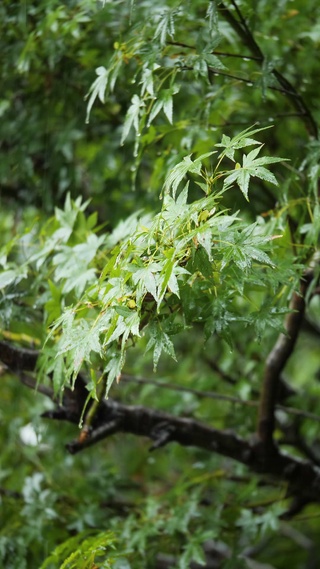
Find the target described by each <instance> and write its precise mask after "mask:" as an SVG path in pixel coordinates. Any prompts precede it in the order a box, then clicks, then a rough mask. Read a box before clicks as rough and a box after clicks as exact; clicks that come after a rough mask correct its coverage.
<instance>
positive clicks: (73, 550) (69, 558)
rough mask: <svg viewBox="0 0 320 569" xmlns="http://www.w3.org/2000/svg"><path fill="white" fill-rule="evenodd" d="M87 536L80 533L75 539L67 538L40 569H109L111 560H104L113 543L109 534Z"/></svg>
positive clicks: (112, 538) (85, 533)
mask: <svg viewBox="0 0 320 569" xmlns="http://www.w3.org/2000/svg"><path fill="white" fill-rule="evenodd" d="M90 533H92V532H89V535H88V532H82V533H81V532H80V533H78V535H76V536H75V537H71V538H69V539H68V540H67V541H65V542H64V543H62V544H60V545H59V546H58V547H57V548H56V549H55V550H54V552H53V553H52V555H50V556H49V557H47V559H46V560H45V562H44V563H43V564H42V565H41V568H40V569H48V568H50V567H57V564H58V563H59V569H91V568H92V566H95V567H97V568H98V567H101V568H102V567H103V568H105V569H109V568H110V567H112V565H113V563H112V559H111V558H110V557H109V555H108V558H106V550H107V549H110V547H112V546H113V543H114V537H113V535H112V534H111V533H108V532H103V533H99V534H97V535H90ZM61 561H62V563H61Z"/></svg>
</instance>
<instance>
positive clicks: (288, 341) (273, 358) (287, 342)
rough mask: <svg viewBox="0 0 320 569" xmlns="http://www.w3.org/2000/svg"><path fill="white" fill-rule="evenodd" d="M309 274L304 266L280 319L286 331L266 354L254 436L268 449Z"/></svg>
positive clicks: (298, 326)
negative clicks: (288, 309) (279, 392)
mask: <svg viewBox="0 0 320 569" xmlns="http://www.w3.org/2000/svg"><path fill="white" fill-rule="evenodd" d="M312 278H313V271H312V270H307V271H306V272H305V274H304V276H303V277H302V279H301V282H300V291H299V293H296V292H295V293H294V295H293V297H292V300H291V303H290V310H291V312H290V313H289V314H288V315H287V317H286V319H285V323H284V327H285V330H286V334H284V333H281V334H280V335H279V337H278V339H277V341H276V343H275V345H274V347H273V348H272V350H271V352H270V354H269V356H268V357H267V361H266V367H265V373H264V378H263V383H262V391H261V398H260V405H259V415H258V427H257V434H258V438H259V440H260V441H261V443H263V445H265V450H266V452H268V450H269V449H270V447H272V446H273V445H274V441H273V431H274V427H275V416H274V413H275V409H276V404H277V399H278V389H279V383H280V376H281V372H282V371H283V369H284V367H285V365H286V363H287V361H288V359H289V357H290V355H291V354H292V352H293V349H294V346H295V343H296V341H297V338H298V334H299V331H300V328H301V325H302V322H303V318H304V312H305V296H306V293H307V290H308V287H309V285H310V283H311V281H312Z"/></svg>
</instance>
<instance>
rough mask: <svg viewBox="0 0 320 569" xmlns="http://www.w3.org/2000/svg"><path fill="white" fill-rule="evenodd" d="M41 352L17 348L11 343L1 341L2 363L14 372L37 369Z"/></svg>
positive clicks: (0, 353) (0, 356)
mask: <svg viewBox="0 0 320 569" xmlns="http://www.w3.org/2000/svg"><path fill="white" fill-rule="evenodd" d="M38 355H39V352H38V351H37V350H28V349H27V348H20V347H16V346H14V345H13V344H10V343H9V342H3V341H0V361H1V362H2V363H4V364H5V365H6V366H8V367H9V368H10V369H11V370H12V371H19V370H24V371H33V370H34V369H35V367H36V363H37V359H38Z"/></svg>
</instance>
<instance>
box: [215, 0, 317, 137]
mask: <svg viewBox="0 0 320 569" xmlns="http://www.w3.org/2000/svg"><path fill="white" fill-rule="evenodd" d="M231 1H232V4H233V6H234V8H235V11H236V13H237V16H238V18H239V19H237V18H235V17H234V15H233V14H232V13H231V12H230V10H228V8H227V7H226V5H225V4H224V3H223V2H220V3H219V5H218V9H219V10H220V12H221V13H222V15H223V17H224V18H225V19H226V20H227V22H228V23H229V24H230V26H231V27H232V28H233V29H234V30H235V32H236V33H237V34H238V36H239V37H240V38H241V39H242V41H243V42H244V44H245V45H246V46H247V47H248V49H249V50H250V52H251V53H252V54H253V56H254V57H255V60H256V61H258V62H259V64H260V66H262V64H263V62H264V61H265V56H264V54H263V52H262V51H261V49H260V47H259V45H258V44H257V42H256V40H255V39H254V37H253V34H252V33H251V31H250V29H249V27H248V26H247V23H246V20H245V18H244V17H243V15H242V13H241V10H240V9H239V6H238V5H237V3H236V2H235V0H231ZM271 73H272V75H273V76H274V77H275V79H276V80H277V81H278V83H279V85H280V86H281V87H282V89H281V91H282V92H283V93H284V94H285V95H286V96H287V97H288V99H290V101H291V103H292V104H293V106H294V107H295V108H296V110H297V111H298V112H299V113H301V115H302V117H303V120H304V123H305V125H306V129H307V131H308V133H309V134H310V135H311V136H314V137H315V138H318V126H317V123H316V121H315V119H314V117H313V115H312V113H311V111H310V109H309V107H308V106H307V104H306V102H305V101H304V99H303V97H302V96H301V94H300V93H299V92H298V91H297V90H296V89H295V87H294V86H293V85H292V84H291V83H290V81H288V79H286V77H284V75H282V73H280V72H279V71H278V70H277V69H275V68H273V69H272V70H271Z"/></svg>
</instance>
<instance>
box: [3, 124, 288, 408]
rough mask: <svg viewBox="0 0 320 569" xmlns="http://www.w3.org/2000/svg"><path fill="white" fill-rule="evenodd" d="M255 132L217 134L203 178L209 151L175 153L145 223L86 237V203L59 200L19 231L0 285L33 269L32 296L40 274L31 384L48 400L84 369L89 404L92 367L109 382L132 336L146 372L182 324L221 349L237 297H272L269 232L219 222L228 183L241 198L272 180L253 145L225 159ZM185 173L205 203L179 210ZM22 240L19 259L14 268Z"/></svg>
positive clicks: (138, 219) (224, 216)
mask: <svg viewBox="0 0 320 569" xmlns="http://www.w3.org/2000/svg"><path fill="white" fill-rule="evenodd" d="M257 131H259V129H252V130H250V129H247V131H244V132H243V133H242V134H241V135H237V136H236V137H235V138H234V139H230V138H229V137H226V136H224V137H223V138H222V141H221V143H219V144H217V147H218V148H223V150H222V152H221V153H220V155H219V156H218V160H217V166H216V167H215V169H214V170H213V172H211V171H208V170H207V169H206V168H205V167H204V162H205V161H206V160H207V159H208V158H209V157H210V156H211V155H212V154H214V151H213V152H210V153H207V154H206V155H203V156H200V157H198V158H196V159H195V160H192V158H191V156H190V155H189V156H187V157H185V158H184V159H183V161H182V162H180V163H179V164H177V165H176V166H175V167H174V168H173V169H172V170H171V172H169V174H168V176H167V178H166V181H165V184H164V188H163V194H164V195H163V205H162V209H161V211H160V213H158V214H156V215H154V216H150V215H143V214H140V215H139V214H135V215H133V216H131V218H130V219H129V220H128V219H127V220H126V222H125V223H124V222H123V223H121V224H120V225H119V226H117V227H116V228H115V230H114V231H113V232H112V233H111V234H107V235H104V234H100V235H99V236H98V235H97V230H98V228H97V227H96V226H95V222H96V216H95V215H94V214H93V215H91V216H89V217H88V218H87V219H86V218H85V216H84V214H83V211H84V209H85V208H86V206H87V204H81V200H80V199H78V200H76V202H71V200H70V198H68V199H67V202H66V205H65V209H64V210H60V209H57V210H56V214H55V217H54V218H52V219H51V220H49V222H48V223H47V224H46V226H45V227H44V228H42V229H41V231H40V238H41V239H40V240H39V239H37V238H36V236H35V235H34V230H31V232H30V233H26V234H25V235H24V237H23V239H22V243H19V242H18V243H16V241H15V240H14V242H12V243H11V244H8V245H7V248H6V249H7V252H6V255H4V256H3V258H2V266H3V268H4V269H5V270H4V271H3V273H2V275H1V286H2V288H3V289H4V290H8V291H10V287H13V288H15V287H16V286H17V285H19V283H22V282H23V281H24V280H25V279H28V278H30V277H31V275H32V273H33V274H37V275H38V279H39V275H41V284H39V282H38V285H37V286H36V290H35V294H39V292H40V291H39V286H40V287H41V286H43V284H42V283H43V280H44V279H46V278H47V279H48V287H47V290H46V291H43V292H42V294H41V297H40V299H39V303H40V304H41V303H42V305H43V307H44V309H45V312H46V324H47V326H50V331H49V334H48V337H47V338H46V340H45V348H44V350H43V351H42V355H41V358H40V378H41V377H43V376H44V375H47V374H50V373H53V381H54V386H55V390H56V392H57V393H58V392H59V391H60V390H61V389H62V388H63V387H65V385H69V383H70V382H71V385H74V382H75V380H76V378H77V376H78V374H79V372H80V371H81V369H82V368H83V365H84V364H87V367H89V369H91V376H92V382H91V383H90V386H91V388H90V395H91V396H92V397H95V398H96V397H97V395H96V388H97V381H98V380H100V376H99V375H97V371H98V370H100V372H102V373H103V374H104V375H106V377H107V393H108V391H109V389H110V387H111V385H112V383H113V381H114V380H115V379H117V378H119V377H120V375H121V371H122V368H123V365H124V362H125V354H126V349H127V347H128V345H129V346H130V345H131V344H132V343H134V342H135V341H136V340H137V339H138V338H140V336H141V334H142V331H143V333H146V337H147V338H148V341H147V344H146V350H147V351H148V350H149V349H152V350H153V365H154V370H156V368H157V364H158V361H159V358H160V355H161V353H162V351H164V352H166V353H168V354H169V355H170V356H172V357H173V358H176V356H175V350H174V344H173V342H172V337H173V336H174V335H176V334H177V333H178V332H179V331H181V330H183V329H185V328H187V327H188V326H190V325H191V324H193V323H196V322H201V324H203V325H204V331H205V335H206V337H207V338H209V337H210V336H211V335H212V334H213V333H214V332H217V333H218V334H220V335H221V336H222V337H224V338H225V339H230V342H231V337H232V335H231V333H230V325H231V323H232V321H239V320H241V321H242V322H243V324H244V325H248V324H249V323H250V324H251V323H254V321H255V314H254V310H253V307H254V301H250V299H249V301H247V302H246V303H245V304H246V306H247V307H246V308H244V307H242V306H241V301H240V299H242V300H243V299H247V298H248V296H249V297H250V294H251V292H252V290H256V289H259V288H260V289H264V288H267V289H268V290H269V292H270V293H271V292H272V294H274V292H275V291H276V290H277V289H278V287H279V282H280V279H283V278H284V274H283V273H282V274H281V276H280V275H279V274H275V271H273V270H272V269H273V268H274V264H273V262H272V261H271V259H270V257H269V256H268V254H267V252H266V249H270V248H271V247H272V240H273V238H274V237H281V235H278V236H277V235H276V236H275V235H273V236H272V235H270V234H268V227H267V225H266V224H264V225H261V224H260V225H259V224H258V222H255V223H253V224H248V223H244V222H243V221H242V220H241V219H240V218H239V216H238V215H237V214H236V213H234V214H232V215H230V214H229V213H228V212H227V211H226V209H225V208H223V207H222V205H221V199H222V197H223V195H224V193H225V192H226V191H227V190H228V189H230V187H232V185H233V183H237V184H238V186H239V187H240V189H241V191H242V193H243V194H244V195H245V197H246V198H247V196H248V185H249V180H250V177H251V176H255V177H258V178H259V177H260V178H262V179H267V180H268V181H272V182H273V183H275V184H276V183H277V182H276V180H275V178H274V176H273V174H271V173H270V172H269V171H268V170H267V169H266V167H265V165H268V164H270V163H274V162H278V161H279V160H281V159H280V158H269V157H262V158H256V156H257V154H258V152H259V151H260V149H261V146H258V148H257V149H255V150H253V151H251V152H249V153H248V154H247V155H246V154H244V155H243V165H242V166H240V164H239V163H238V162H236V159H235V153H236V152H239V151H241V149H242V148H245V147H247V146H252V145H256V144H258V143H257V141H256V140H254V139H253V138H252V135H254V134H255V133H256V132H257ZM225 158H229V159H230V160H231V161H232V162H233V163H234V164H235V169H234V170H233V171H231V172H230V171H229V170H225V169H222V167H221V164H222V162H223V160H224V159H225ZM186 175H189V176H193V178H194V182H195V184H196V185H198V186H200V188H201V190H202V191H203V192H204V193H205V197H202V198H201V197H200V198H198V199H195V200H194V201H191V202H189V203H188V190H189V181H188V182H187V184H186V185H185V187H184V188H183V189H182V190H181V191H180V192H179V188H180V184H181V183H182V182H183V180H184V178H185V176H186ZM221 180H223V184H221ZM219 182H220V186H221V187H220V190H219ZM26 243H28V254H27V255H26V258H25V261H24V262H21V256H22V254H21V248H25V246H26ZM38 279H36V281H37V280H38ZM20 301H21V299H20ZM270 302H271V301H270ZM239 303H240V304H239ZM271 306H272V303H271ZM273 308H274V311H276V305H275V306H274V307H273ZM252 313H253V314H252ZM274 316H275V312H274ZM259 327H260V329H261V328H262V327H263V322H262V319H261V315H259Z"/></svg>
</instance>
